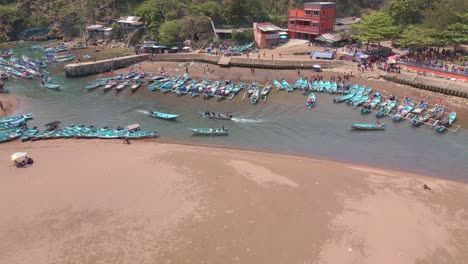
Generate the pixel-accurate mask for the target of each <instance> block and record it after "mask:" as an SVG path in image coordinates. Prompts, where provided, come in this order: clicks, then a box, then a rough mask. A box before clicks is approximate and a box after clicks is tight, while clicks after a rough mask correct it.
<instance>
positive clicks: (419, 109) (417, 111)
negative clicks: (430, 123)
mask: <svg viewBox="0 0 468 264" xmlns="http://www.w3.org/2000/svg"><path fill="white" fill-rule="evenodd" d="M426 108H427V102H426V100H421V102H420V103H419V104H418V105H417V106H416V107H415V108H414V109H413V110H412V112H413V113H414V114H416V115H419V114H420V113H422V112H423V111H425V110H426Z"/></svg>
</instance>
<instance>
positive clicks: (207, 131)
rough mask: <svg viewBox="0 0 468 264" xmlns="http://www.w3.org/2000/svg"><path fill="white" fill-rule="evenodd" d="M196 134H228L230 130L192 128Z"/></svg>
mask: <svg viewBox="0 0 468 264" xmlns="http://www.w3.org/2000/svg"><path fill="white" fill-rule="evenodd" d="M190 130H191V131H192V132H193V134H194V135H200V136H227V135H228V130H227V129H225V128H190Z"/></svg>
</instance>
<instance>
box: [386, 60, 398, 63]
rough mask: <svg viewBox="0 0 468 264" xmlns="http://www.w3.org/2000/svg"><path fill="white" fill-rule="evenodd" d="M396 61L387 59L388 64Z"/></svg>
mask: <svg viewBox="0 0 468 264" xmlns="http://www.w3.org/2000/svg"><path fill="white" fill-rule="evenodd" d="M395 63H396V61H395V60H394V59H390V60H387V64H395Z"/></svg>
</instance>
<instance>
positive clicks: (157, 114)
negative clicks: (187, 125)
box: [148, 111, 179, 120]
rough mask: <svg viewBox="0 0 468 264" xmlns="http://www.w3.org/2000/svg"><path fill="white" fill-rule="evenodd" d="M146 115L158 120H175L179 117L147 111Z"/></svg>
mask: <svg viewBox="0 0 468 264" xmlns="http://www.w3.org/2000/svg"><path fill="white" fill-rule="evenodd" d="M148 115H150V116H152V117H156V118H160V119H165V120H175V119H176V118H177V117H178V116H179V115H174V114H168V113H163V112H157V111H149V112H148Z"/></svg>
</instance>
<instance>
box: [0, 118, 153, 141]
mask: <svg viewBox="0 0 468 264" xmlns="http://www.w3.org/2000/svg"><path fill="white" fill-rule="evenodd" d="M32 117H33V116H32V114H25V115H16V116H9V117H4V118H0V143H3V142H8V141H12V140H15V139H18V138H19V139H21V140H22V141H27V140H32V141H35V140H41V139H58V138H100V139H115V138H128V139H141V138H154V137H158V136H159V134H158V133H157V132H156V131H141V130H140V127H139V125H137V124H135V125H131V126H127V127H123V128H122V127H118V128H117V129H112V128H109V127H102V128H98V127H95V126H85V125H70V126H67V127H64V128H59V127H58V124H60V122H52V123H50V124H46V126H47V127H48V128H47V129H45V130H43V131H40V130H39V129H38V128H37V127H31V128H28V126H27V120H29V119H32Z"/></svg>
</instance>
